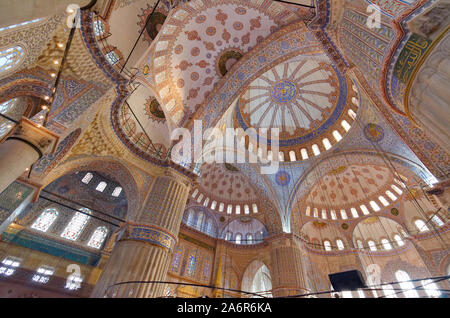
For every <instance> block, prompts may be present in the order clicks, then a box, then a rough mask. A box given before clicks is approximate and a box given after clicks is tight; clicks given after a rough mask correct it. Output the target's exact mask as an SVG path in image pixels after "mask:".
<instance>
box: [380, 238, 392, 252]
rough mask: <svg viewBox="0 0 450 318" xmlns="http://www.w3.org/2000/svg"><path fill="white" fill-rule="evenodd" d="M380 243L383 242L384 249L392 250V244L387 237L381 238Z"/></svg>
mask: <svg viewBox="0 0 450 318" xmlns="http://www.w3.org/2000/svg"><path fill="white" fill-rule="evenodd" d="M381 244H383V247H384V249H385V250H392V245H391V243H390V242H389V240H388V239H382V240H381Z"/></svg>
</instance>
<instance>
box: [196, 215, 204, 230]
mask: <svg viewBox="0 0 450 318" xmlns="http://www.w3.org/2000/svg"><path fill="white" fill-rule="evenodd" d="M204 217H205V214H204V213H203V212H199V213H198V216H197V223H196V228H197V229H201V228H202V223H203V218H204Z"/></svg>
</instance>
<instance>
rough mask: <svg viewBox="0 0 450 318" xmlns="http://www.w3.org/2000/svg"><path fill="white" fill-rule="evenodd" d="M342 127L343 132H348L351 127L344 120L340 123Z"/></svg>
mask: <svg viewBox="0 0 450 318" xmlns="http://www.w3.org/2000/svg"><path fill="white" fill-rule="evenodd" d="M341 125H342V127H344V129H345V131H349V130H350V128H351V126H350V125H349V123H348V122H347V121H346V120H343V121H342V122H341Z"/></svg>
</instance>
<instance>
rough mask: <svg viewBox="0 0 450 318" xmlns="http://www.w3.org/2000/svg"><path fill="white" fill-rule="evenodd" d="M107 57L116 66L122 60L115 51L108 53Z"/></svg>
mask: <svg viewBox="0 0 450 318" xmlns="http://www.w3.org/2000/svg"><path fill="white" fill-rule="evenodd" d="M105 57H106V59H107V60H108V62H109V63H110V64H111V65H116V64H117V63H118V62H119V60H120V58H119V55H117V53H116V52H114V51H110V52H108V53H106V55H105Z"/></svg>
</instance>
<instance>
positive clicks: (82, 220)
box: [61, 208, 91, 241]
mask: <svg viewBox="0 0 450 318" xmlns="http://www.w3.org/2000/svg"><path fill="white" fill-rule="evenodd" d="M79 210H80V211H82V212H84V213H87V214H84V213H81V212H77V213H75V215H74V216H73V217H72V219H71V220H70V222H69V224H68V225H67V226H66V228H65V229H64V231H63V232H62V234H61V237H64V238H66V239H68V240H72V241H76V240H77V239H78V236H80V234H81V232H82V231H83V229H84V227H85V226H86V223H87V222H88V220H89V218H90V216H89V215H88V214H91V210H89V209H86V208H81V209H79Z"/></svg>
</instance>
